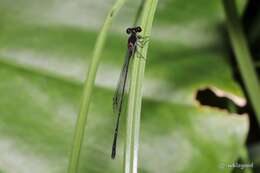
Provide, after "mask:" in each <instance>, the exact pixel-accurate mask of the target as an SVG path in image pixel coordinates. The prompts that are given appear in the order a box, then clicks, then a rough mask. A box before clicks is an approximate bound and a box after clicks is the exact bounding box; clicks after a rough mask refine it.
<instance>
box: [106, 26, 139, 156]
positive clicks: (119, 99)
mask: <svg viewBox="0 0 260 173" xmlns="http://www.w3.org/2000/svg"><path fill="white" fill-rule="evenodd" d="M141 31H142V29H141V27H140V26H138V27H133V28H127V30H126V33H127V34H129V35H130V36H129V37H128V43H127V53H126V57H125V62H124V66H123V68H122V70H121V73H120V78H119V81H118V84H117V89H116V92H115V95H114V97H113V111H114V113H115V114H116V116H117V119H116V126H115V132H114V140H113V145H112V154H111V158H112V159H114V158H115V156H116V143H117V136H118V128H119V120H120V115H121V111H122V106H123V99H124V94H125V90H126V81H127V75H128V69H129V63H130V59H131V58H132V57H133V56H134V54H135V53H136V52H138V50H137V48H138V46H139V45H140V44H139V43H140V40H141V39H142V37H141V36H140V35H139V33H140V32H141Z"/></svg>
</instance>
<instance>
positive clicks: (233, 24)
mask: <svg viewBox="0 0 260 173" xmlns="http://www.w3.org/2000/svg"><path fill="white" fill-rule="evenodd" d="M222 2H223V6H224V9H225V14H226V20H227V28H228V32H229V36H230V39H231V43H232V46H233V51H234V53H235V57H236V61H237V63H238V67H239V70H240V73H241V75H242V79H243V82H244V84H245V87H246V92H247V93H248V96H249V99H250V101H251V103H252V106H253V108H254V111H255V113H256V116H257V119H258V123H259V124H260V87H259V82H258V79H257V74H256V72H255V69H254V65H253V62H252V57H251V55H250V52H249V49H248V45H247V42H246V39H245V36H244V33H243V31H242V27H241V25H240V22H239V17H238V13H237V9H236V4H235V2H234V0H222Z"/></svg>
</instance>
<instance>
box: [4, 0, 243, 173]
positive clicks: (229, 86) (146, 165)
mask: <svg viewBox="0 0 260 173" xmlns="http://www.w3.org/2000/svg"><path fill="white" fill-rule="evenodd" d="M137 2H139V1H129V3H128V4H127V6H126V7H125V8H124V9H123V10H122V11H121V12H120V14H119V17H118V18H117V20H116V21H115V23H114V25H113V27H112V29H111V33H110V35H109V39H108V42H107V46H106V48H105V50H104V52H103V61H102V64H101V66H100V70H99V73H98V78H97V82H96V85H97V87H96V89H95V92H94V93H93V94H94V95H93V103H92V105H91V111H90V113H89V119H88V124H87V129H86V138H85V141H84V146H83V148H82V157H81V163H80V172H91V173H95V172H96V173H99V172H108V173H109V172H113V173H114V172H122V158H123V157H122V150H123V147H124V127H125V124H124V122H125V117H124V116H123V117H124V119H122V122H123V123H121V128H120V137H119V141H120V144H119V149H120V151H119V155H118V159H117V160H115V161H113V160H111V159H110V152H111V144H112V137H113V134H112V133H113V128H114V120H115V118H114V115H113V112H112V96H113V91H114V87H115V85H116V83H117V82H116V80H117V78H118V75H119V72H120V68H121V67H120V66H121V64H122V62H123V58H124V53H125V49H126V39H127V38H126V34H125V28H126V27H128V26H130V25H131V23H132V21H133V16H134V15H135V12H136V9H137V7H138V3H137ZM240 2H241V3H240V4H241V5H240V8H241V9H243V4H244V3H243V1H240ZM112 3H113V1H112V0H109V1H105V0H96V1H90V0H85V1H83V0H79V1H77V2H75V1H70V0H68V1H61V0H55V1H50V0H46V1H39V0H25V1H23V2H20V1H18V0H13V1H10V0H1V1H0V11H1V12H0V31H1V32H0V79H1V83H0V95H1V97H0V136H1V139H0V170H2V171H3V172H4V173H16V172H19V173H28V172H37V173H41V172H42V173H46V172H48V173H64V172H65V171H66V168H67V163H68V156H69V151H70V145H71V143H72V142H71V141H72V136H73V128H74V125H75V120H76V115H77V112H78V108H79V100H80V96H81V91H82V81H83V79H84V77H85V73H86V70H87V65H88V62H89V61H90V58H91V55H92V50H93V45H94V42H95V39H96V37H97V34H98V29H99V27H100V25H102V22H103V20H104V17H105V15H106V13H107V11H108V9H109V8H110V7H111V6H112ZM241 11H242V10H241ZM223 22H224V15H223V11H222V8H221V3H220V1H212V2H209V1H206V0H197V1H194V2H193V1H192V2H191V1H187V0H174V1H170V0H164V1H160V2H159V7H158V10H157V13H156V19H155V25H154V29H153V31H152V37H151V38H150V41H151V46H150V48H149V51H148V58H147V63H148V64H147V68H146V69H147V71H146V74H145V75H146V76H145V77H146V80H145V88H144V100H143V108H142V120H141V122H142V124H141V137H140V164H139V170H140V171H139V172H141V173H148V172H149V173H157V172H164V173H168V172H169V173H172V172H176V173H190V172H194V173H195V172H201V173H208V172H209V171H210V172H212V173H214V172H215V173H218V172H220V171H221V172H231V169H230V168H227V167H226V166H227V165H228V164H232V163H234V162H236V160H237V159H238V157H239V152H240V150H241V149H242V148H243V145H244V142H245V139H246V135H247V132H248V119H247V117H246V115H243V116H238V115H236V114H229V113H227V112H226V111H223V110H219V109H215V108H210V107H203V106H199V104H198V103H197V102H196V101H195V100H194V95H195V94H196V91H197V90H198V89H201V88H205V87H212V88H214V89H217V90H218V91H221V92H222V93H225V94H228V95H231V96H232V97H231V98H233V100H235V101H236V102H238V103H241V102H242V103H243V102H244V101H245V99H244V98H243V94H242V90H241V89H240V87H239V85H238V84H237V83H236V82H235V81H234V79H233V77H232V70H231V67H230V64H229V59H228V58H229V54H228V49H227V44H228V43H226V42H225V40H226V39H225V36H224V34H223V32H224V31H223V28H224V24H223ZM223 166H224V168H222V167H223Z"/></svg>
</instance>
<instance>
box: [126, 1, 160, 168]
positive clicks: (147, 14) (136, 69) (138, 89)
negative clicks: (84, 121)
mask: <svg viewBox="0 0 260 173" xmlns="http://www.w3.org/2000/svg"><path fill="white" fill-rule="evenodd" d="M156 6H157V0H146V1H145V4H144V8H143V13H142V22H141V27H142V29H143V32H142V36H143V37H144V36H145V37H147V36H148V37H149V36H150V33H151V29H152V23H153V18H154V14H155V10H156ZM147 50H148V43H147V44H145V45H144V47H143V48H141V49H139V51H140V53H141V54H142V56H143V57H144V58H145V59H143V58H140V57H138V54H135V55H134V60H133V70H132V74H131V83H130V91H129V99H128V107H127V127H126V142H125V153H124V172H125V173H137V168H138V166H137V163H138V145H139V133H140V116H141V103H142V83H143V78H144V69H145V60H146V54H147Z"/></svg>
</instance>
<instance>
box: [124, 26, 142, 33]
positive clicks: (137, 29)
mask: <svg viewBox="0 0 260 173" xmlns="http://www.w3.org/2000/svg"><path fill="white" fill-rule="evenodd" d="M138 32H142V28H141V27H140V26H137V27H134V28H127V29H126V33H127V34H134V33H135V34H136V33H138Z"/></svg>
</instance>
